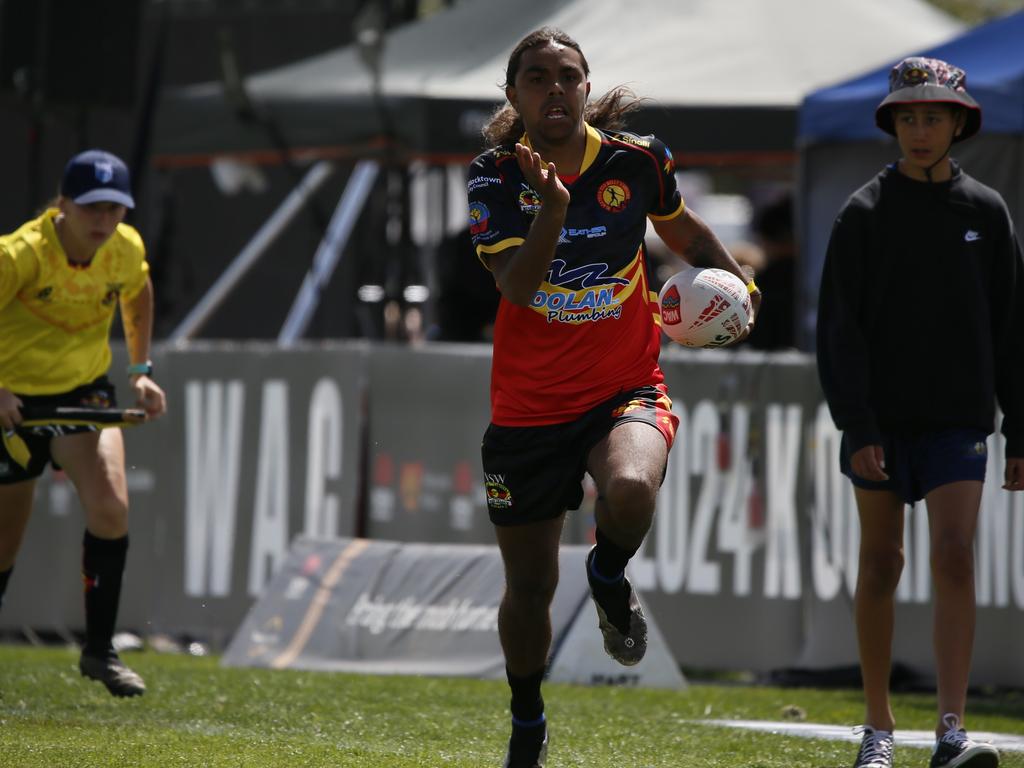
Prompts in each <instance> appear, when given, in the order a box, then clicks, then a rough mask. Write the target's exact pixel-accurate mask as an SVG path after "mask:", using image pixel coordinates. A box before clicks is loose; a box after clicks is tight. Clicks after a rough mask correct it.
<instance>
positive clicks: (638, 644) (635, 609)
mask: <svg viewBox="0 0 1024 768" xmlns="http://www.w3.org/2000/svg"><path fill="white" fill-rule="evenodd" d="M596 549H597V547H593V548H592V549H591V550H590V552H589V554H588V555H587V583H588V584H590V597H591V599H593V601H594V607H595V608H597V626H598V629H600V630H601V635H602V636H603V637H604V650H605V653H607V654H608V655H609V656H611V657H612V658H613V659H615V660H616V661H617V662H619V664H622V665H624V666H627V667H631V666H633V665H634V664H638V663H639V662H640V660H641V659H642V658H643V657H644V654H645V653H647V619H645V618H644V610H643V608H642V607H641V606H640V600H638V599H637V596H636V591H634V589H633V585H632V584H630V583H629V579H627V578H626V577H625V576H623V577H622V580H623V583H624V584H625V587H626V593H627V598H626V599H627V601H628V607H629V633H628V634H625V635H624V634H622V632H621V631H619V628H618V627H616V626H615V625H614V624H612V622H611V621H609V620H608V614H607V613H606V612H605V610H604V608H602V607H601V603H600V601H599V600H598V598H597V594H596V593H595V591H594V584H593V580H592V579H591V575H590V561H591V560H593V559H594V552H595V551H596Z"/></svg>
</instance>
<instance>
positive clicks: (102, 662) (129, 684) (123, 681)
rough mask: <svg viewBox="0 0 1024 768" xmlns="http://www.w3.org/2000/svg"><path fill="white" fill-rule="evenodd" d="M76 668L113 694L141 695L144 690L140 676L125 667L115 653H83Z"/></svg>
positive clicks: (144, 685)
mask: <svg viewBox="0 0 1024 768" xmlns="http://www.w3.org/2000/svg"><path fill="white" fill-rule="evenodd" d="M78 669H79V671H80V672H81V673H82V676H83V677H87V678H89V679H90V680H98V681H99V682H101V683H103V684H104V685H105V686H107V690H108V691H110V692H111V693H112V694H113V695H114V696H141V695H142V694H143V693H145V692H146V684H145V683H144V682H142V678H141V677H139V676H138V675H137V674H136V673H135V672H133V671H132V670H131V669H129V668H128V667H126V666H125V665H124V662H123V661H121V659H119V658H118V656H117V654H116V653H111V654H110V655H108V656H86V655H85V654H84V653H83V654H82V658H81V659H79V661H78Z"/></svg>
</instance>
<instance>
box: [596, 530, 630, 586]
mask: <svg viewBox="0 0 1024 768" xmlns="http://www.w3.org/2000/svg"><path fill="white" fill-rule="evenodd" d="M594 541H595V542H596V544H597V546H596V547H595V548H594V559H593V560H592V561H591V563H590V573H591V575H592V576H595V577H596V578H598V579H600V580H601V581H603V582H605V583H614V582H617V581H619V580H620V579H621V578H622V577H623V575H625V572H626V564H627V563H628V562H629V559H630V558H631V557H632V556H633V555H634V554H636V551H635V550H634V551H632V552H630V551H627V550H625V549H623V548H622V547H620V546H619V545H618V544H616V543H615V542H614V541H612V540H611V539H609V538H608V537H607V536H606V535H605V533H604V531H602V530H601V529H600V528H597V529H596V530H595V532H594Z"/></svg>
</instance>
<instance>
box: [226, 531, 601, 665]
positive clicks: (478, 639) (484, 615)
mask: <svg viewBox="0 0 1024 768" xmlns="http://www.w3.org/2000/svg"><path fill="white" fill-rule="evenodd" d="M571 554H572V553H571V552H569V551H565V552H563V554H562V557H563V559H565V558H568V557H570V556H571ZM576 554H577V555H578V553H576ZM576 559H579V557H577V558H576ZM574 571H578V572H579V573H578V574H576V575H574V574H573V572H574ZM504 584H505V577H504V569H503V567H502V562H501V556H500V554H499V553H498V550H497V548H496V547H495V546H493V545H490V546H488V545H480V544H475V545H474V544H418V543H399V542H389V541H374V540H370V539H342V540H338V539H327V540H324V539H306V538H300V539H297V540H296V542H295V544H294V545H293V547H292V551H291V554H290V556H289V557H288V559H287V561H286V562H285V565H284V567H283V568H282V569H281V570H280V571H278V574H277V575H276V576H275V577H274V579H273V580H272V581H271V583H270V584H269V585H268V587H267V589H266V590H265V591H264V593H263V596H262V597H261V598H260V600H259V602H257V603H256V605H255V606H253V608H252V610H251V611H250V613H249V615H248V616H247V617H246V619H245V622H244V623H243V624H242V626H241V627H240V628H239V631H238V632H237V633H236V634H235V637H234V640H233V641H232V643H231V645H230V646H229V647H228V650H227V652H226V653H225V655H224V659H223V663H224V664H226V665H228V666H259V667H272V668H282V667H295V668H300V669H322V670H333V671H345V672H373V673H386V674H431V675H455V676H473V677H488V678H498V677H503V676H504V670H505V662H504V657H503V656H502V652H501V644H500V642H499V640H498V605H499V602H500V600H501V596H502V593H503V591H504ZM586 590H587V585H586V577H585V575H584V573H583V571H582V569H580V568H571V569H568V570H567V572H565V573H564V574H563V579H562V581H561V583H560V584H559V587H558V590H557V591H556V594H555V600H554V603H553V605H552V607H551V623H552V634H553V637H554V638H555V642H556V643H557V642H558V641H559V639H560V638H561V637H562V636H564V635H565V633H566V631H567V630H568V628H569V626H570V623H571V622H572V620H573V619H574V618H575V617H576V615H577V614H578V613H579V609H580V607H581V605H582V602H583V600H584V598H585V596H586V594H587V592H586ZM596 631H597V630H596V628H595V632H596Z"/></svg>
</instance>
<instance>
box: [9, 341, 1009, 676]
mask: <svg viewBox="0 0 1024 768" xmlns="http://www.w3.org/2000/svg"><path fill="white" fill-rule="evenodd" d="M155 357H156V364H157V371H158V377H159V379H160V381H161V383H162V384H164V385H165V386H166V387H167V389H168V395H169V399H170V408H171V410H170V413H169V414H168V416H167V417H166V418H165V419H163V420H161V421H160V422H157V423H155V424H150V425H145V426H143V427H140V428H137V429H133V430H129V431H127V432H126V440H127V443H128V456H129V462H128V463H129V467H128V479H129V486H130V489H131V493H132V505H133V506H132V547H131V549H130V551H129V563H128V571H127V582H126V590H125V600H124V605H123V608H122V614H121V622H120V623H121V625H123V626H126V627H131V628H135V629H139V630H141V631H157V630H159V631H167V632H178V633H181V632H187V633H193V634H196V635H198V636H201V637H204V638H207V639H210V640H211V641H212V642H214V643H215V644H223V643H225V642H226V640H227V638H228V637H229V636H230V634H231V633H232V632H233V631H234V630H235V628H236V627H237V626H238V624H239V622H240V621H241V620H242V618H243V617H244V616H245V613H246V611H247V609H248V608H249V606H250V605H251V603H252V601H253V599H254V597H255V596H256V595H257V594H259V593H260V592H261V590H262V588H263V587H264V586H265V585H266V583H267V582H268V581H269V579H270V578H271V577H272V575H273V574H274V572H275V571H276V569H277V568H279V567H280V566H281V564H282V563H283V562H284V559H285V556H286V553H287V547H288V544H289V542H290V541H291V539H292V538H293V537H294V536H295V535H298V534H301V533H305V534H309V535H316V536H325V535H326V536H341V537H349V536H353V535H355V534H357V533H365V534H366V535H368V536H370V537H371V538H376V539H388V540H396V541H424V542H452V543H467V544H470V543H481V544H493V542H494V535H493V531H492V529H491V526H490V524H489V522H488V521H487V512H486V505H485V501H484V496H483V489H482V480H483V478H482V472H481V469H480V438H481V436H482V434H483V431H484V429H485V428H486V425H487V421H488V392H489V376H490V362H491V360H490V349H489V348H488V347H486V346H483V345H479V346H477V345H425V346H423V347H419V348H410V347H399V346H395V345H359V344H353V345H348V344H340V345H337V346H331V347H323V348H321V347H316V348H308V349H302V350H297V351H294V352H284V351H279V350H277V349H276V348H274V347H272V346H268V345H262V346H260V345H251V346H250V345H244V346H243V345H234V344H232V345H223V346H215V345H209V346H202V347H193V348H188V349H186V350H172V349H161V350H158V351H157V353H156V355H155ZM663 367H664V369H665V374H666V378H667V382H668V385H669V388H670V392H671V395H672V399H673V402H674V408H675V410H676V412H677V413H678V414H679V416H680V419H681V422H680V428H679V431H678V434H677V437H676V441H675V447H674V448H673V450H672V453H671V454H670V457H669V465H668V469H667V473H666V477H665V485H664V487H663V489H662V493H661V494H660V497H659V501H658V514H657V516H656V520H655V525H654V529H653V531H652V533H651V535H650V536H649V537H648V539H647V541H646V542H645V544H644V547H643V548H642V549H641V551H640V552H639V553H638V555H637V557H636V558H634V560H633V562H632V563H631V565H630V574H631V577H632V579H633V581H634V583H635V584H636V585H637V586H638V588H639V589H641V590H642V591H643V592H644V594H645V596H646V599H647V600H648V602H649V604H650V606H651V607H652V609H653V610H654V613H655V614H656V615H657V616H659V617H660V619H661V629H662V631H663V633H664V635H665V638H666V641H667V642H668V644H669V647H670V649H671V651H672V653H673V655H674V656H675V657H676V658H677V659H678V660H679V661H680V663H682V664H683V665H691V666H696V667H708V668H745V669H752V670H757V671H768V670H773V669H779V668H783V667H793V666H798V667H805V668H809V669H823V668H829V667H836V666H845V665H852V664H855V663H856V658H857V657H856V650H855V641H854V633H853V626H852V620H851V608H850V605H851V598H850V595H851V594H852V590H853V586H854V584H855V581H856V571H857V547H858V525H857V517H856V511H855V507H854V505H853V500H852V490H851V488H850V484H849V481H848V480H846V479H845V478H843V477H842V476H841V475H840V474H839V471H838V460H837V452H838V440H839V434H838V432H837V431H836V429H835V427H834V425H833V424H832V420H831V418H830V416H829V413H828V410H827V408H826V407H825V406H824V404H823V402H822V398H821V393H820V390H819V387H818V382H817V376H816V372H815V368H814V364H813V359H812V358H809V357H806V356H803V355H800V354H798V353H792V354H781V355H780V354H775V355H764V354H759V353H756V352H748V351H743V350H740V351H724V350H714V351H705V350H686V349H683V348H681V347H680V348H677V347H671V348H670V349H667V350H666V351H665V354H664V355H663ZM120 368H123V360H121V361H120V362H119V363H115V370H119V369H120ZM118 383H119V384H121V385H123V381H120V380H119V381H118ZM121 392H122V399H123V396H124V389H123V388H122V389H121ZM364 398H365V401H366V411H365V413H364V412H363V402H364ZM364 426H365V428H366V433H365V434H366V440H365V445H364V444H363V443H362V442H361V434H362V432H363V428H364ZM989 455H990V460H989V468H988V479H987V481H986V486H985V492H984V498H983V504H982V513H981V517H980V520H979V526H978V542H977V550H976V553H977V557H976V584H977V593H978V631H977V635H976V640H975V649H976V650H975V663H974V669H973V677H972V681H973V682H974V683H976V684H990V683H991V684H1003V685H1024V656H1022V655H1021V654H1020V653H1019V652H1018V651H1019V648H1020V645H1021V642H1022V640H1024V613H1022V610H1021V609H1022V608H1024V494H1010V493H1008V492H1005V491H1002V490H1001V489H1000V488H999V485H1000V477H1001V475H1002V440H1001V438H999V437H998V436H994V437H992V438H990V440H989ZM361 462H362V463H361ZM361 467H365V470H363V469H361ZM592 508H593V487H592V485H591V486H588V492H587V496H586V502H585V504H584V506H583V508H582V509H581V510H580V512H576V513H570V514H569V515H568V517H567V523H566V532H565V536H564V540H565V541H566V542H570V543H584V542H586V541H588V540H590V537H591V536H592V528H593V518H592ZM359 514H365V528H364V529H361V530H360V529H358V526H357V521H358V520H359V517H358V515H359ZM81 530H82V528H81V514H80V511H79V510H78V509H77V503H76V502H75V500H74V495H73V493H72V492H71V490H70V489H69V488H68V487H67V483H66V481H63V480H61V479H59V478H56V479H51V477H50V476H47V479H45V480H43V481H42V482H41V483H40V486H39V488H38V493H37V505H36V510H35V514H34V516H33V519H32V521H31V523H30V526H29V531H28V534H27V538H26V541H25V545H24V547H23V549H22V553H21V556H20V557H19V559H18V563H17V565H16V568H15V572H14V575H13V577H12V579H11V584H10V587H9V588H8V594H7V598H6V601H5V604H4V610H3V612H2V613H0V629H5V628H12V627H19V626H31V627H35V628H60V627H69V626H70V627H79V626H81V589H80V586H79V584H80V580H79V576H78V560H79V556H80V555H79V549H80V541H81ZM905 538H906V541H905V545H906V554H907V565H906V568H905V570H904V574H903V579H902V580H901V583H900V588H899V592H898V594H897V632H896V640H895V647H894V660H895V661H897V662H902V663H904V664H907V665H909V666H910V667H912V668H914V669H916V670H918V671H920V672H922V673H925V674H928V673H931V672H932V670H933V669H934V665H933V662H932V659H931V655H930V654H929V653H924V654H922V652H921V649H922V648H930V647H931V640H930V632H931V630H930V626H931V617H930V614H931V611H930V599H931V588H930V578H929V572H928V544H927V541H928V536H927V516H926V514H925V510H924V507H923V505H917V506H916V507H914V508H913V509H912V510H911V511H910V512H909V513H908V516H907V527H906V537H905ZM752 638H756V640H752Z"/></svg>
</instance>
